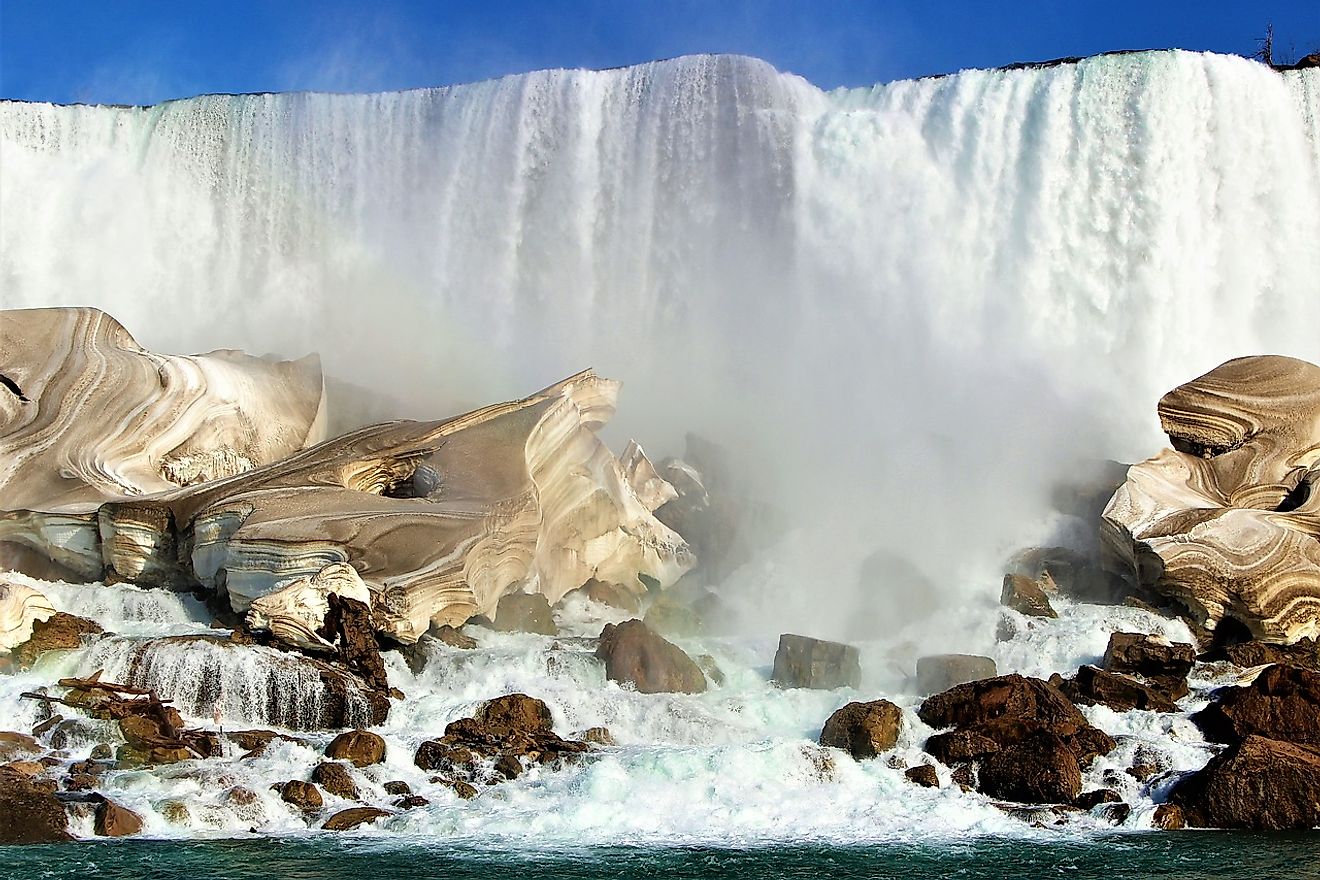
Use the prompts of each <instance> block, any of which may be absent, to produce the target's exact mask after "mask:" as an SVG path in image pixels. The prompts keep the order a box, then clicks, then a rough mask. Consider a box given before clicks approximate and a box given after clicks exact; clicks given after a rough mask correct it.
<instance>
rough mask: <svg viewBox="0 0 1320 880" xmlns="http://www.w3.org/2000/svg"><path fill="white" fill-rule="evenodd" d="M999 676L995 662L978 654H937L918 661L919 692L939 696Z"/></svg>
mask: <svg viewBox="0 0 1320 880" xmlns="http://www.w3.org/2000/svg"><path fill="white" fill-rule="evenodd" d="M998 674H999V670H997V669H996V668H995V661H993V660H991V659H990V658H989V657H980V656H978V655H976V654H936V655H934V656H931V657H921V658H919V659H918V660H917V692H918V693H922V694H938V693H942V692H944V691H947V690H948V689H949V688H952V687H956V686H957V685H960V684H966V683H967V682H969V681H979V680H980V679H983V678H993V677H994V676H996V675H998Z"/></svg>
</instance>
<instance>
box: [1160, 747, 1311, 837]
mask: <svg viewBox="0 0 1320 880" xmlns="http://www.w3.org/2000/svg"><path fill="white" fill-rule="evenodd" d="M1317 791H1320V753H1318V752H1317V751H1315V750H1313V749H1309V748H1307V747H1305V746H1299V745H1293V744H1291V743H1285V742H1280V741H1278V740H1273V739H1266V738H1265V737H1263V736H1248V737H1247V738H1246V739H1244V740H1243V741H1242V742H1240V743H1237V744H1236V745H1233V746H1230V747H1229V748H1228V749H1226V750H1225V751H1223V752H1221V753H1220V754H1218V755H1216V756H1215V757H1213V758H1211V759H1210V763H1208V764H1207V765H1206V766H1205V767H1204V768H1203V769H1201V770H1198V771H1197V772H1195V773H1193V774H1191V775H1190V776H1189V777H1187V778H1185V779H1183V780H1182V781H1180V782H1179V783H1178V784H1177V786H1175V787H1174V789H1173V791H1172V792H1171V793H1170V795H1169V802H1170V803H1172V804H1175V805H1177V806H1178V807H1180V808H1181V809H1182V811H1183V814H1184V816H1185V818H1186V822H1187V824H1188V825H1191V826H1193V827H1195V828H1251V829H1258V830H1264V831H1280V830H1285V829H1311V828H1314V827H1315V826H1317V825H1320V798H1317V797H1316V792H1317Z"/></svg>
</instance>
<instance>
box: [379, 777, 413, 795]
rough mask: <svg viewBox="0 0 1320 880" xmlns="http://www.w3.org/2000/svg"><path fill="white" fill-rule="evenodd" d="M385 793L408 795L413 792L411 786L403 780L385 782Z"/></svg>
mask: <svg viewBox="0 0 1320 880" xmlns="http://www.w3.org/2000/svg"><path fill="white" fill-rule="evenodd" d="M385 793H386V794H393V795H409V794H412V793H413V790H412V786H411V785H409V784H408V783H406V782H404V781H403V780H395V781H394V782H387V783H385Z"/></svg>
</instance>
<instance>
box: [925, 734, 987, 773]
mask: <svg viewBox="0 0 1320 880" xmlns="http://www.w3.org/2000/svg"><path fill="white" fill-rule="evenodd" d="M925 748H926V754H928V755H930V756H931V757H932V758H934V759H935V760H937V761H939V762H940V763H941V764H945V765H947V766H949V767H952V766H954V765H955V764H961V763H964V762H967V761H979V760H980V759H981V758H983V757H985V756H986V755H989V754H991V753H993V752H997V751H999V743H997V742H995V741H994V740H992V739H990V737H988V736H982V735H981V734H979V733H976V732H975V731H971V730H951V731H949V732H947V733H937V734H934V735H932V736H930V737H928V738H927V739H926V747H925Z"/></svg>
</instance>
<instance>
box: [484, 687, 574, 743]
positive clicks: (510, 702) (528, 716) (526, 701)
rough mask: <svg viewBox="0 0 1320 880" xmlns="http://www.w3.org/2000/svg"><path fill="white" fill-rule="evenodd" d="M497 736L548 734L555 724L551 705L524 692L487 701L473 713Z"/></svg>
mask: <svg viewBox="0 0 1320 880" xmlns="http://www.w3.org/2000/svg"><path fill="white" fill-rule="evenodd" d="M473 717H474V718H475V719H476V720H477V721H478V722H479V723H481V724H483V725H485V726H486V727H487V728H489V732H490V733H491V734H492V735H494V736H496V737H506V736H509V735H510V734H515V733H548V732H549V731H550V730H551V728H553V727H554V717H553V716H552V715H551V714H550V707H549V706H547V705H546V704H545V703H544V702H542V701H541V700H538V699H536V698H535V697H529V696H527V695H526V694H505V695H504V696H502V697H496V698H495V699H493V700H490V701H488V702H487V703H486V704H485V705H483V706H482V707H481V708H480V709H478V710H477V712H476V715H474V716H473Z"/></svg>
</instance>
